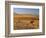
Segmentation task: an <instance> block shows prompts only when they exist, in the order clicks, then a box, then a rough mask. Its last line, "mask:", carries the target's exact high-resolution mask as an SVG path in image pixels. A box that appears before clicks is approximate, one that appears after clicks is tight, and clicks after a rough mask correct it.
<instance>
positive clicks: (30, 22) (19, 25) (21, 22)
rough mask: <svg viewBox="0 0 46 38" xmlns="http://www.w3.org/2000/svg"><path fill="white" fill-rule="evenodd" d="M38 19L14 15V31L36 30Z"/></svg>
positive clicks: (36, 17) (31, 16)
mask: <svg viewBox="0 0 46 38" xmlns="http://www.w3.org/2000/svg"><path fill="white" fill-rule="evenodd" d="M38 27H39V17H38V16H33V15H14V30H16V29H38Z"/></svg>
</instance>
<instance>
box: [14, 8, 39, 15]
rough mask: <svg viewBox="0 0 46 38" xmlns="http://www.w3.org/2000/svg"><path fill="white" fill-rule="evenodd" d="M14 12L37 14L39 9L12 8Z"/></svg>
mask: <svg viewBox="0 0 46 38" xmlns="http://www.w3.org/2000/svg"><path fill="white" fill-rule="evenodd" d="M14 13H16V14H34V15H39V9H31V8H30V9H29V8H14Z"/></svg>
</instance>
